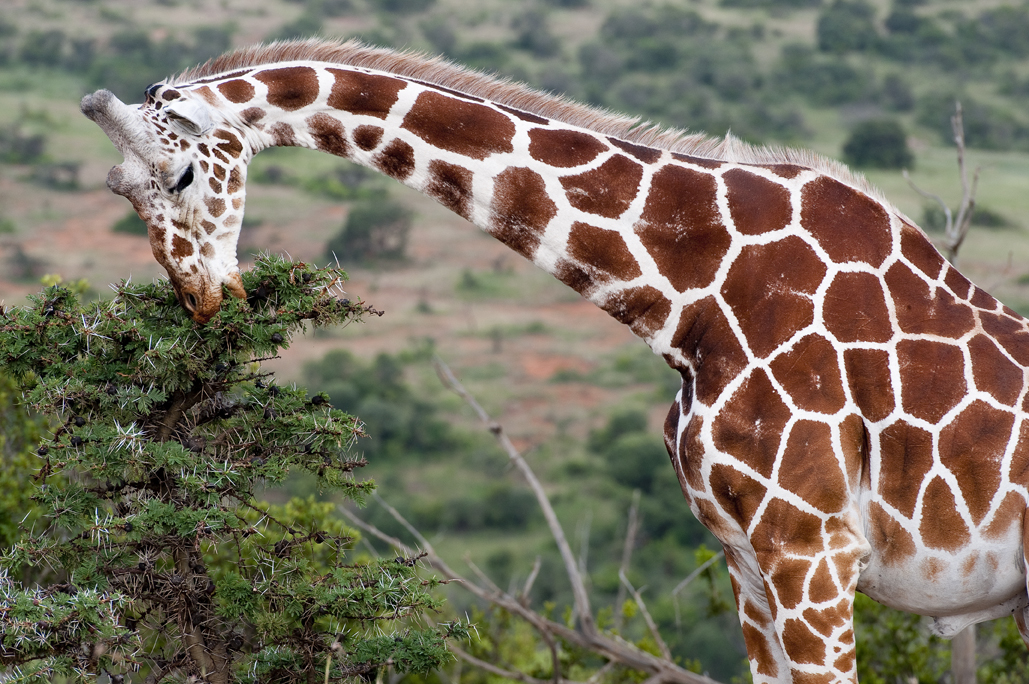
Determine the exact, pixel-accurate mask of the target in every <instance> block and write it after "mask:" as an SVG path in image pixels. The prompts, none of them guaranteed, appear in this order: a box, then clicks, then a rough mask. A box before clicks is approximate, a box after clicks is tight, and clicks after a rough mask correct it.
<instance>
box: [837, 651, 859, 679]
mask: <svg viewBox="0 0 1029 684" xmlns="http://www.w3.org/2000/svg"><path fill="white" fill-rule="evenodd" d="M856 660H857V652H856V651H854V650H850V651H847V652H846V653H844V654H843V655H841V656H840V657H839V658H837V659H836V661H835V662H834V663H833V667H834V668H835V669H836V671H837V672H843V673H844V674H846V673H847V672H850V671H851V670H853V669H854V662H855V661H856Z"/></svg>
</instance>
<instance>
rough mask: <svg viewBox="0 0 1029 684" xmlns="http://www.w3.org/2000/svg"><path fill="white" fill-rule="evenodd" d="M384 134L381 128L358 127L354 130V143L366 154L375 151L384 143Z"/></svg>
mask: <svg viewBox="0 0 1029 684" xmlns="http://www.w3.org/2000/svg"><path fill="white" fill-rule="evenodd" d="M383 132H384V131H383V129H382V128H381V127H379V126H358V127H357V128H355V129H354V142H355V143H357V146H358V147H360V148H361V149H362V150H364V151H366V152H367V151H368V150H374V149H375V148H376V147H378V146H379V143H380V142H382V134H383Z"/></svg>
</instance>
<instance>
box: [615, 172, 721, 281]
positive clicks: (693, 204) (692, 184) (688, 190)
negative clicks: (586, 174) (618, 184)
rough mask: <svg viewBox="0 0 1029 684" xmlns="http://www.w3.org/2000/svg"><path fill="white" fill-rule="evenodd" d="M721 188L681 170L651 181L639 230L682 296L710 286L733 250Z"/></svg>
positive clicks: (657, 175)
mask: <svg viewBox="0 0 1029 684" xmlns="http://www.w3.org/2000/svg"><path fill="white" fill-rule="evenodd" d="M717 189H718V188H717V184H716V183H715V179H714V178H713V177H712V176H710V175H707V174H704V173H700V172H698V171H693V170H692V169H686V168H683V167H681V166H672V165H670V166H666V167H664V168H662V169H660V170H658V171H657V172H656V173H655V174H654V176H653V178H652V180H651V183H650V192H649V193H648V194H647V200H646V205H645V206H644V208H643V215H642V217H641V219H640V221H639V223H637V224H636V226H635V231H636V234H637V235H639V238H640V241H641V242H642V243H643V247H644V248H645V249H646V250H647V251H648V252H649V253H650V255H651V256H652V257H653V258H654V261H655V263H656V264H657V267H658V270H659V271H660V272H661V275H663V276H665V277H666V278H668V281H669V282H670V283H671V284H672V287H674V288H675V289H676V290H678V291H679V292H685V291H686V290H688V289H690V288H700V287H706V286H707V285H709V284H711V282H712V281H713V280H714V277H715V273H716V272H717V271H718V267H719V265H720V263H721V260H722V258H723V257H724V256H725V254H726V252H728V251H729V245H730V243H731V242H732V238H731V237H730V235H729V231H728V230H726V228H725V226H724V225H723V223H722V219H721V213H720V211H719V209H718V205H717V203H716V200H717Z"/></svg>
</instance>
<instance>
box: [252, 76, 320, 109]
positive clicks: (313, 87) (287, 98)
mask: <svg viewBox="0 0 1029 684" xmlns="http://www.w3.org/2000/svg"><path fill="white" fill-rule="evenodd" d="M254 78H256V79H257V80H258V81H260V82H261V83H264V84H265V85H266V86H268V96H267V97H266V98H265V100H266V101H267V102H268V104H271V105H274V106H276V107H278V108H279V109H285V110H286V111H287V112H295V111H296V110H298V109H301V108H303V107H306V106H307V105H309V104H311V103H313V102H314V101H315V100H316V99H317V98H318V72H316V71H315V70H314V69H312V68H311V67H307V66H291V67H281V68H278V69H266V70H264V71H259V72H257V73H256V74H254Z"/></svg>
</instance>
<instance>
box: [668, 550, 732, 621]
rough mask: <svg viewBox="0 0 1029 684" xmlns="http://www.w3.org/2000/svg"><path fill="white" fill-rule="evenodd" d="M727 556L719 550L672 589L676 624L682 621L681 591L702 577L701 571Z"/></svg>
mask: <svg viewBox="0 0 1029 684" xmlns="http://www.w3.org/2000/svg"><path fill="white" fill-rule="evenodd" d="M724 556H725V551H724V550H723V551H719V552H718V553H717V554H715V555H714V556H712V557H711V558H708V559H707V560H706V561H704V562H703V563H701V564H700V565H699V566H697V569H696V570H694V571H693V572H691V573H690V574H688V575H686V579H684V580H683V581H681V582H679V583H678V584H676V585H675V589H672V605H673V606H675V626H676V627H678V626H679V625H680V623H681V620H680V616H679V592H681V591H682V590H683V589H685V588H686V587H688V586H689V585H690V583H691V582H692V581H693V580H695V579H697V578H698V577H700V573H702V572H704V571H705V570H707V569H708V568H709V567H711V566H712V565H714V564H715V563H717V562H718V561H719V560H720V559H721V558H723V557H724Z"/></svg>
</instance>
